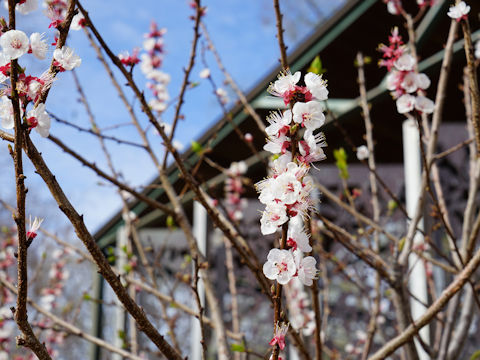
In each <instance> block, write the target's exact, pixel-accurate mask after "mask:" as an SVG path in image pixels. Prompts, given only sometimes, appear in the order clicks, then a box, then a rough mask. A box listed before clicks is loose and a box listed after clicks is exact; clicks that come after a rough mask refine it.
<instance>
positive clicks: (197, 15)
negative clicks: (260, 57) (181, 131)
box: [163, 0, 204, 168]
mask: <svg viewBox="0 0 480 360" xmlns="http://www.w3.org/2000/svg"><path fill="white" fill-rule="evenodd" d="M194 1H195V5H196V11H195V20H194V21H195V25H194V26H193V40H192V46H191V48H190V56H189V61H188V65H187V68H186V69H185V70H184V72H185V74H184V76H183V82H182V86H181V88H180V93H179V95H178V102H177V106H176V107H175V115H174V117H173V122H172V131H171V133H170V136H169V137H168V140H169V142H171V141H172V139H173V137H174V136H175V130H176V128H177V123H178V120H179V119H180V110H181V109H182V105H183V102H184V96H185V92H186V90H187V86H188V84H189V80H188V79H189V77H190V73H191V72H192V69H193V65H194V64H195V57H196V54H197V43H198V39H199V37H200V19H201V18H202V15H203V12H204V9H203V8H202V6H201V4H200V0H194ZM167 158H168V148H166V149H165V156H164V158H163V167H164V168H165V167H166V166H167Z"/></svg>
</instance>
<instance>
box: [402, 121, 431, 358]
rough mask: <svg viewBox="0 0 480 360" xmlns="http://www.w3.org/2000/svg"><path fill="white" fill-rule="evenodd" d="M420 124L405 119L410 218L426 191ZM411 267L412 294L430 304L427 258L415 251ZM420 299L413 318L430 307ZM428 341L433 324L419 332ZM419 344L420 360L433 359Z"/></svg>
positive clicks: (419, 241)
mask: <svg viewBox="0 0 480 360" xmlns="http://www.w3.org/2000/svg"><path fill="white" fill-rule="evenodd" d="M419 137H420V136H419V133H418V128H417V124H416V123H415V121H414V120H413V119H407V120H405V121H404V122H403V161H404V172H405V197H406V202H407V204H406V205H407V213H408V216H409V217H413V216H414V213H415V209H416V207H417V203H418V199H419V196H420V192H421V191H422V189H421V186H422V164H421V152H420V151H421V150H420V141H419ZM418 227H419V228H420V229H422V228H423V220H421V221H420V222H419V223H418ZM420 244H424V239H423V235H422V234H421V233H419V232H417V233H416V234H415V237H414V239H413V246H414V247H415V246H418V245H420ZM408 266H409V269H410V278H409V282H408V288H409V289H410V292H411V293H412V295H414V296H415V297H416V298H417V299H419V300H420V301H421V302H422V303H424V304H427V303H428V289H427V276H426V273H425V266H424V263H423V260H422V259H421V258H420V257H419V256H417V255H416V254H415V253H413V252H412V253H411V254H410V256H409V258H408ZM422 303H420V302H419V301H417V300H415V299H412V301H411V306H412V317H413V320H416V319H418V318H419V317H420V316H422V315H423V314H424V313H425V311H426V307H425V306H424V305H423V304H422ZM419 334H420V336H421V338H422V340H423V342H425V344H429V343H430V329H429V326H428V325H427V326H424V327H423V328H422V329H421V330H420V332H419ZM415 347H416V348H417V352H418V355H419V358H420V360H429V359H430V357H429V356H428V354H427V353H426V352H425V351H424V350H423V348H422V346H421V345H420V343H419V342H418V341H417V340H416V339H415Z"/></svg>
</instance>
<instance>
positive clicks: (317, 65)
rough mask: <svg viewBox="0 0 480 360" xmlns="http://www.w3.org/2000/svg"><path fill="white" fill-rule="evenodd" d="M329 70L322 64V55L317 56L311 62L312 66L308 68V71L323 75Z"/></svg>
mask: <svg viewBox="0 0 480 360" xmlns="http://www.w3.org/2000/svg"><path fill="white" fill-rule="evenodd" d="M326 71H327V69H324V68H323V65H322V60H321V59H320V56H318V55H317V56H315V59H313V61H312V62H311V63H310V66H309V68H308V70H307V72H312V73H314V74H318V75H322V74H324V73H325V72H326Z"/></svg>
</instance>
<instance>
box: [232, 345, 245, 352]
mask: <svg viewBox="0 0 480 360" xmlns="http://www.w3.org/2000/svg"><path fill="white" fill-rule="evenodd" d="M230 349H231V350H232V351H233V352H245V344H231V345H230Z"/></svg>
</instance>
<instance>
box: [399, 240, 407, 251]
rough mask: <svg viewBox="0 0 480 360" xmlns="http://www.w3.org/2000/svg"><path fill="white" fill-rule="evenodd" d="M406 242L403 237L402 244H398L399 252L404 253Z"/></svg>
mask: <svg viewBox="0 0 480 360" xmlns="http://www.w3.org/2000/svg"><path fill="white" fill-rule="evenodd" d="M405 240H406V238H405V237H402V238H401V239H400V242H399V243H398V251H402V250H403V247H404V246H405Z"/></svg>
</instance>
